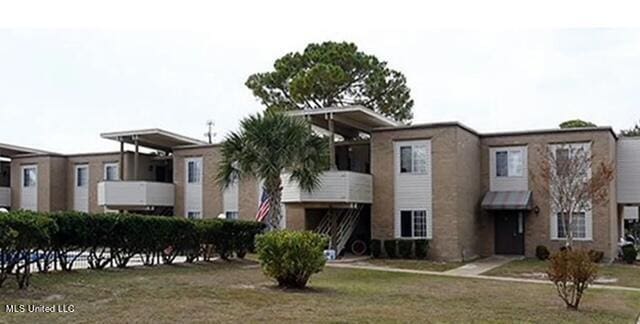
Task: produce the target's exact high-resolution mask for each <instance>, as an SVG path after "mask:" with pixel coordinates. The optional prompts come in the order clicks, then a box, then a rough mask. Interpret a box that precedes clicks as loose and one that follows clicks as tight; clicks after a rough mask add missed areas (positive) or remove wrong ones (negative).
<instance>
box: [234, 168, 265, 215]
mask: <svg viewBox="0 0 640 324" xmlns="http://www.w3.org/2000/svg"><path fill="white" fill-rule="evenodd" d="M258 186H259V183H258V180H256V179H255V178H252V177H243V178H242V179H241V180H240V185H239V187H238V214H239V215H238V218H240V219H243V220H255V219H256V213H257V211H258V200H259V199H260V197H258V194H259V188H258Z"/></svg>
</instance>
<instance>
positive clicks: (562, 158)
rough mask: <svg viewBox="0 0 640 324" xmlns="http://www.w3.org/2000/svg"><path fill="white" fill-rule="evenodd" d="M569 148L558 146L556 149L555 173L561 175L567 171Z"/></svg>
mask: <svg viewBox="0 0 640 324" xmlns="http://www.w3.org/2000/svg"><path fill="white" fill-rule="evenodd" d="M568 163H569V149H568V148H558V149H556V173H557V174H558V176H560V177H562V176H564V175H566V174H567V172H569V170H568V168H569V164H568Z"/></svg>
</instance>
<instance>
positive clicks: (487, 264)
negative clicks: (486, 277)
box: [446, 255, 523, 276]
mask: <svg viewBox="0 0 640 324" xmlns="http://www.w3.org/2000/svg"><path fill="white" fill-rule="evenodd" d="M521 259H523V257H522V256H503V255H493V256H490V257H488V258H483V259H479V260H477V261H474V262H470V263H467V264H465V265H463V266H461V267H458V268H455V269H451V270H449V271H446V273H447V274H450V275H461V276H472V275H481V274H483V273H485V272H487V271H489V270H491V269H495V268H498V267H500V266H503V265H505V264H507V263H509V262H511V261H514V260H521Z"/></svg>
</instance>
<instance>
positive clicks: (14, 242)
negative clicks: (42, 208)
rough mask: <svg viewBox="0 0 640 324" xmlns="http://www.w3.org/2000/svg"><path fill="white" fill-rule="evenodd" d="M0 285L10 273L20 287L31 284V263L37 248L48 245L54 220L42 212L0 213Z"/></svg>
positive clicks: (55, 229) (37, 250)
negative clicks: (0, 244)
mask: <svg viewBox="0 0 640 324" xmlns="http://www.w3.org/2000/svg"><path fill="white" fill-rule="evenodd" d="M0 230H2V232H0V242H2V243H3V245H2V246H0V256H1V257H0V268H1V270H0V285H1V284H2V283H3V282H4V281H5V280H6V278H7V276H8V275H9V274H10V273H12V274H14V275H15V278H16V282H17V283H18V287H19V288H20V289H24V288H27V287H28V286H29V284H30V278H31V270H30V269H31V265H32V264H33V263H34V262H37V260H38V257H39V255H40V253H39V251H42V250H44V249H48V248H49V247H50V245H51V237H52V235H54V234H55V232H56V231H57V230H58V229H57V226H56V223H55V222H54V221H53V220H52V219H51V218H49V217H46V216H44V215H42V214H38V213H34V212H28V211H17V212H12V213H7V214H0Z"/></svg>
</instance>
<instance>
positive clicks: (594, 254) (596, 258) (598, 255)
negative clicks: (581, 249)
mask: <svg viewBox="0 0 640 324" xmlns="http://www.w3.org/2000/svg"><path fill="white" fill-rule="evenodd" d="M588 253H589V258H591V262H595V263H600V262H601V261H602V259H604V252H602V251H596V250H589V252H588Z"/></svg>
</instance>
